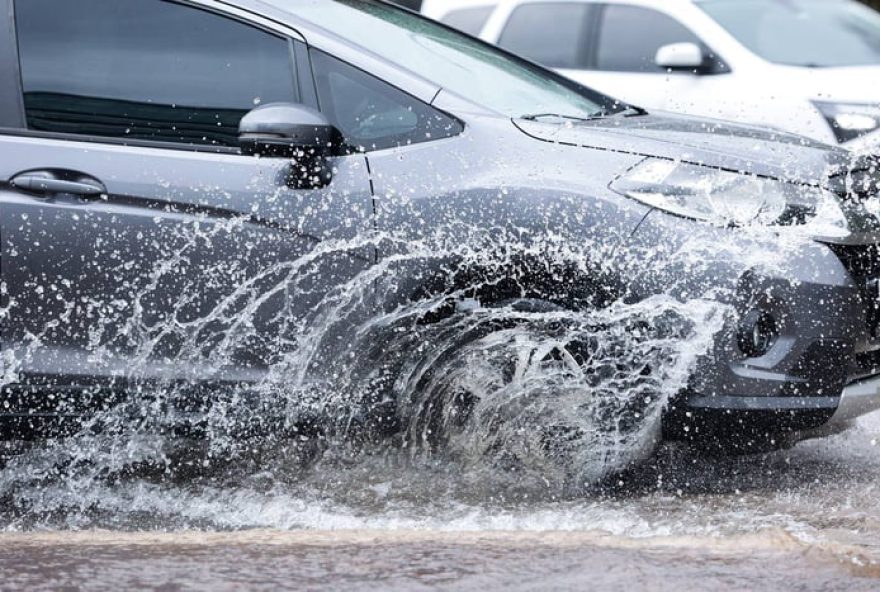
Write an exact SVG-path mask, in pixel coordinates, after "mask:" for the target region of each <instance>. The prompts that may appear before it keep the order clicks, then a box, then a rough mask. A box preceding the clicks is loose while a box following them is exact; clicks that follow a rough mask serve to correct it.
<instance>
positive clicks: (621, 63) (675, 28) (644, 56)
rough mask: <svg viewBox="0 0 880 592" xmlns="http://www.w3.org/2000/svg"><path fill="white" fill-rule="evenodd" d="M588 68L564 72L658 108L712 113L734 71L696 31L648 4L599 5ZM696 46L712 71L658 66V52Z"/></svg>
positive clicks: (593, 85) (642, 104)
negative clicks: (680, 45)
mask: <svg viewBox="0 0 880 592" xmlns="http://www.w3.org/2000/svg"><path fill="white" fill-rule="evenodd" d="M596 18H597V25H596V28H595V33H594V38H593V40H592V47H591V52H592V58H591V67H590V69H589V70H583V71H568V70H566V71H563V73H564V74H566V75H567V76H570V77H571V78H574V79H576V80H578V81H579V82H582V83H584V84H587V85H589V86H591V87H593V88H595V89H597V90H599V91H601V92H604V93H606V94H609V95H611V96H613V97H617V98H620V99H622V100H624V101H627V102H630V103H633V104H636V105H640V106H643V107H647V108H649V109H650V108H653V109H664V110H669V111H678V112H685V113H692V114H703V115H710V114H711V112H712V109H713V105H714V104H715V103H716V102H717V101H718V100H720V99H721V98H723V97H724V96H725V93H726V92H727V91H728V90H730V87H729V84H730V82H731V81H730V80H729V79H730V76H726V74H728V73H729V72H730V69H729V67H728V66H727V65H726V64H725V63H724V62H723V60H722V58H721V57H720V56H718V55H716V54H715V53H714V52H713V50H712V49H711V48H710V47H709V46H708V45H707V44H706V43H705V42H704V40H702V39H700V38H699V37H698V36H697V35H696V34H695V33H694V32H693V31H691V30H690V29H689V28H688V27H686V26H685V25H684V24H682V23H681V22H679V21H678V20H677V19H676V18H674V17H673V16H671V15H669V14H666V13H664V12H661V11H659V10H655V9H653V8H649V7H645V6H635V5H630V4H623V3H621V4H604V5H601V6H599V7H597V17H596ZM673 43H694V44H696V45H698V46H700V47H701V48H702V49H703V51H704V53H705V54H706V55H708V56H709V57H710V60H709V62H708V66H707V70H706V71H705V72H701V73H699V74H695V73H694V72H691V71H683V72H670V71H667V70H666V69H664V68H661V67H659V66H657V64H656V62H655V58H656V56H657V51H658V50H659V49H660V48H661V47H664V46H666V45H670V44H673Z"/></svg>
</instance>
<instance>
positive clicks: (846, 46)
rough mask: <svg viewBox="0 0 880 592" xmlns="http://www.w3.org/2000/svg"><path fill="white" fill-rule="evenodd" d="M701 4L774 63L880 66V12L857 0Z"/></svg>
mask: <svg viewBox="0 0 880 592" xmlns="http://www.w3.org/2000/svg"><path fill="white" fill-rule="evenodd" d="M699 6H700V7H701V8H702V9H703V10H704V11H705V12H706V13H707V14H708V15H709V16H711V17H712V18H713V19H715V20H716V21H718V23H719V24H720V25H721V26H722V27H724V28H725V29H727V31H728V32H730V34H731V35H733V36H734V37H736V38H737V39H738V40H739V41H740V43H742V44H743V45H745V46H746V47H747V48H749V49H750V50H751V51H753V52H754V53H756V54H758V55H759V56H761V57H762V58H764V59H766V60H768V61H770V62H774V63H777V64H787V65H792V66H806V67H814V68H820V67H834V66H861V65H867V64H880V13H878V12H876V11H875V10H873V9H870V8H868V7H866V6H864V5H862V4H859V3H858V2H856V1H855V0H705V1H703V2H700V3H699Z"/></svg>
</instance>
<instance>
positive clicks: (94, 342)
mask: <svg viewBox="0 0 880 592" xmlns="http://www.w3.org/2000/svg"><path fill="white" fill-rule="evenodd" d="M14 9H15V10H14V19H15V30H16V32H17V49H18V53H19V60H18V62H19V64H20V81H21V89H20V92H21V98H22V101H23V108H22V113H21V120H22V121H21V125H20V127H11V128H10V127H7V128H4V129H3V130H2V133H0V154H2V158H0V241H2V255H0V264H2V265H0V267H2V270H0V274H2V309H3V316H2V348H3V352H4V363H5V374H6V379H5V382H6V383H7V384H8V383H10V382H16V383H22V382H35V383H39V384H50V385H53V388H57V387H59V386H61V385H68V386H72V387H77V386H86V385H89V384H93V383H94V382H95V381H106V380H111V381H116V380H117V379H131V378H149V379H152V378H157V379H166V380H186V381H192V380H199V381H201V380H234V381H238V380H257V379H259V378H260V377H261V376H263V375H264V374H265V372H266V370H267V368H268V367H269V366H270V365H271V364H273V363H274V362H276V361H277V360H278V359H279V357H280V356H283V355H284V353H285V352H286V351H289V350H290V349H291V348H294V347H295V339H294V338H293V337H292V336H295V334H296V331H297V329H298V327H299V325H298V323H300V322H301V319H302V318H303V317H304V316H307V315H309V314H310V313H311V312H312V311H313V310H314V307H316V306H317V305H318V303H319V301H320V300H321V298H322V295H323V294H324V293H325V292H326V290H327V289H329V288H328V286H331V285H333V284H335V283H338V282H344V281H346V278H350V277H352V276H353V275H355V274H357V273H358V271H359V270H361V269H363V268H364V267H365V266H367V265H368V264H369V263H370V261H371V260H372V259H371V254H370V253H368V252H363V251H360V250H354V249H352V250H345V249H344V248H343V249H341V251H340V252H339V253H338V256H336V255H333V254H328V256H327V257H325V258H323V259H321V262H320V263H316V262H312V263H310V265H309V266H305V265H303V263H302V261H303V260H302V258H303V257H304V255H306V254H313V253H315V252H316V247H317V246H319V245H327V244H328V240H338V241H344V240H346V239H350V238H353V237H355V236H357V235H359V234H360V233H362V232H366V231H369V230H370V229H371V228H373V220H372V216H373V210H372V208H373V205H372V195H371V192H370V182H369V176H368V172H367V167H366V162H365V157H364V156H363V155H361V154H352V155H350V156H343V157H338V158H335V159H334V160H333V162H332V169H333V171H334V174H333V178H332V181H331V182H330V183H329V185H327V186H326V187H323V188H315V189H297V188H296V187H297V185H296V184H295V183H292V182H291V181H290V179H291V176H292V175H293V174H294V173H295V171H296V170H297V168H298V167H300V166H301V165H302V163H299V162H297V160H296V159H293V160H291V159H285V158H268V157H264V158H257V157H251V156H244V155H242V154H241V153H240V151H239V150H238V147H237V126H238V121H239V120H240V119H241V117H242V116H243V115H244V114H245V113H246V112H247V111H248V110H249V109H252V108H253V107H254V106H256V105H261V104H267V103H271V102H304V103H306V104H310V105H314V106H317V98H316V93H315V91H314V86H313V84H312V79H311V72H309V71H308V70H309V63H308V57H307V50H306V48H305V44H304V43H303V42H302V40H301V39H296V38H295V37H296V35H295V32H290V36H285V35H284V34H279V33H278V32H276V31H274V30H267V25H265V23H263V22H250V21H249V22H245V21H243V20H241V18H240V17H239V16H238V15H229V14H226V13H225V12H224V11H225V10H226V8H224V5H223V4H222V3H219V2H213V1H212V0H203V1H200V2H198V3H194V2H172V1H167V0H126V1H125V2H120V1H119V0H77V2H57V1H56V0H15V1H14ZM254 18H256V17H254ZM303 81H305V83H303ZM7 82H8V81H7ZM15 82H16V84H17V82H18V81H17V80H16V81H15ZM304 269H308V270H309V272H308V273H306V272H305V271H304ZM316 270H317V271H316ZM304 275H309V277H304Z"/></svg>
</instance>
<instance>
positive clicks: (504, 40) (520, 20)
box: [498, 2, 593, 69]
mask: <svg viewBox="0 0 880 592" xmlns="http://www.w3.org/2000/svg"><path fill="white" fill-rule="evenodd" d="M592 10H593V7H592V6H591V5H590V4H586V3H572V2H541V3H534V4H523V5H521V6H519V7H517V8H516V9H515V10H514V11H513V13H512V14H511V15H510V18H509V19H508V21H507V24H506V25H505V26H504V30H503V31H502V32H501V37H500V38H499V40H498V45H500V46H501V47H503V48H505V49H509V50H510V51H512V52H513V53H517V54H519V55H522V56H525V57H527V58H529V59H530V60H533V61H536V62H538V63H540V64H543V65H545V66H547V67H549V68H579V69H584V68H587V67H588V47H589V42H590V39H589V35H588V28H589V23H590V16H591V13H592Z"/></svg>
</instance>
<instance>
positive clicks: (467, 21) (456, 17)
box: [440, 6, 495, 36]
mask: <svg viewBox="0 0 880 592" xmlns="http://www.w3.org/2000/svg"><path fill="white" fill-rule="evenodd" d="M493 10H495V7H494V6H477V7H474V8H462V9H459V10H452V11H450V12H448V13H446V16H444V17H443V18H441V19H440V22H442V23H444V24H446V25H449V26H450V27H454V28H456V29H458V30H459V31H462V32H464V33H467V34H468V35H474V36H477V35H479V34H480V31H482V30H483V25H485V24H486V21H487V20H489V17H490V16H491V15H492V11H493Z"/></svg>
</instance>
